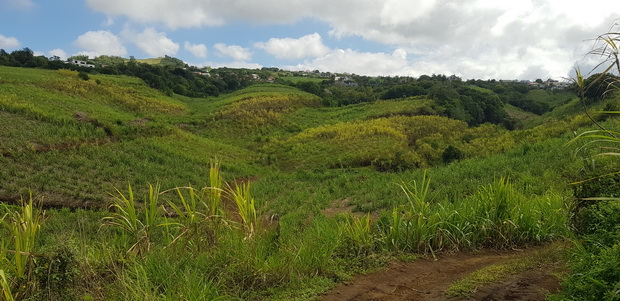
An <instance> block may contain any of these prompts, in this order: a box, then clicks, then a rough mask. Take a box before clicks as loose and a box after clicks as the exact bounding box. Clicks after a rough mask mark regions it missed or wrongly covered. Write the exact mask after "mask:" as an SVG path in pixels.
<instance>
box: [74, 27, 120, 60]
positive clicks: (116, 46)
mask: <svg viewBox="0 0 620 301" xmlns="http://www.w3.org/2000/svg"><path fill="white" fill-rule="evenodd" d="M74 44H75V45H76V46H77V47H79V48H82V49H83V51H81V52H79V53H80V54H84V55H88V56H91V57H94V56H100V55H116V56H125V55H127V49H125V46H123V43H121V40H120V39H119V38H118V37H117V36H116V35H114V34H113V33H111V32H109V31H105V30H99V31H89V32H87V33H85V34H83V35H81V36H79V37H78V38H77V40H76V41H75V42H74Z"/></svg>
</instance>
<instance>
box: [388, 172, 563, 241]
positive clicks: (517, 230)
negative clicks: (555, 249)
mask: <svg viewBox="0 0 620 301" xmlns="http://www.w3.org/2000/svg"><path fill="white" fill-rule="evenodd" d="M429 182H430V178H427V177H426V175H424V177H423V179H422V180H421V181H420V182H415V181H414V182H413V184H410V185H403V186H402V189H403V191H404V192H405V195H406V197H407V199H408V200H409V202H408V204H407V205H404V206H400V207H396V208H394V209H393V210H392V211H391V213H384V214H383V215H382V217H381V218H380V220H379V225H378V227H379V231H380V233H381V237H382V242H383V244H384V245H385V246H386V247H387V248H389V249H393V250H394V249H395V250H404V251H414V252H423V253H426V252H430V253H435V252H436V251H440V250H446V249H448V250H449V249H472V248H481V247H493V248H509V247H512V246H515V245H521V244H528V243H530V244H536V243H540V242H543V241H549V240H553V239H558V238H561V237H563V236H565V235H568V233H569V230H568V218H567V212H566V210H565V205H564V200H563V198H562V197H561V195H558V194H553V193H549V194H547V195H545V196H542V197H536V196H534V197H532V198H530V199H527V198H525V196H523V195H522V194H521V193H520V192H519V191H518V190H517V189H516V188H514V187H513V185H512V184H511V183H510V182H509V181H508V180H507V179H505V178H500V179H499V180H496V181H495V182H494V183H493V184H490V185H488V186H480V187H479V188H478V190H477V193H476V194H474V195H472V196H470V197H469V198H467V199H465V200H459V201H454V202H450V201H449V200H445V199H444V200H439V201H437V202H434V203H432V204H431V203H430V202H429V201H427V200H426V197H427V195H428V193H429V192H428V189H429V185H430V183H429Z"/></svg>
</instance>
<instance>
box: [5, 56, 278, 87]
mask: <svg viewBox="0 0 620 301" xmlns="http://www.w3.org/2000/svg"><path fill="white" fill-rule="evenodd" d="M69 60H80V61H85V62H87V63H88V64H92V65H95V67H94V68H89V67H83V66H78V65H74V64H70V63H68V62H67V61H64V60H61V59H60V58H59V57H51V58H47V57H45V56H35V55H34V52H33V51H32V50H31V49H29V48H24V49H21V50H15V51H12V52H11V53H8V52H6V51H5V50H3V49H0V65H3V66H12V67H26V68H44V69H52V70H57V69H71V70H77V71H80V72H85V73H90V74H97V73H100V74H114V75H128V76H135V77H139V78H141V79H142V80H144V82H146V83H147V84H148V85H149V86H150V87H152V88H155V89H158V90H161V91H164V92H165V93H167V94H172V93H176V94H180V95H185V96H189V97H205V96H217V95H219V94H220V93H225V92H231V91H235V90H238V89H241V88H244V87H247V86H249V85H250V84H252V83H253V80H254V78H255V76H254V75H253V74H254V73H255V72H260V71H259V70H247V69H230V68H219V69H212V70H210V71H209V72H205V70H201V69H199V68H197V67H191V66H188V65H187V64H185V63H184V62H183V61H181V60H179V59H177V58H173V57H169V56H166V57H164V58H162V59H161V60H160V61H159V63H158V64H147V63H142V62H138V61H137V60H135V59H134V58H133V57H132V58H130V59H125V58H122V57H118V56H99V57H96V58H89V57H88V56H85V55H77V56H73V57H71V58H69ZM265 72H267V73H270V71H269V70H267V71H263V72H262V73H265ZM265 77H266V75H264V74H260V76H259V78H265Z"/></svg>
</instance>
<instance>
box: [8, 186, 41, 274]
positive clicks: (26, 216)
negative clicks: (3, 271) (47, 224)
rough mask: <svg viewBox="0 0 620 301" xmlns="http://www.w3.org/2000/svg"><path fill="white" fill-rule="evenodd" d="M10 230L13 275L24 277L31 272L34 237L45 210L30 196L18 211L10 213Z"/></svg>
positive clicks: (39, 227) (39, 228)
mask: <svg viewBox="0 0 620 301" xmlns="http://www.w3.org/2000/svg"><path fill="white" fill-rule="evenodd" d="M9 216H10V225H9V227H10V228H11V232H12V234H13V240H14V244H13V248H14V250H12V252H11V253H13V259H14V263H15V266H14V267H15V276H16V277H17V278H22V279H23V278H24V277H26V276H29V275H28V273H29V272H33V271H32V268H33V266H34V263H33V261H32V253H33V251H34V247H35V239H36V237H37V235H38V233H39V231H40V230H41V224H42V223H43V219H44V216H45V212H44V211H41V210H40V209H38V208H36V207H35V204H34V201H33V199H32V196H30V198H29V200H28V201H27V202H26V201H24V204H23V205H22V206H21V207H20V211H14V212H12V213H10V215H9Z"/></svg>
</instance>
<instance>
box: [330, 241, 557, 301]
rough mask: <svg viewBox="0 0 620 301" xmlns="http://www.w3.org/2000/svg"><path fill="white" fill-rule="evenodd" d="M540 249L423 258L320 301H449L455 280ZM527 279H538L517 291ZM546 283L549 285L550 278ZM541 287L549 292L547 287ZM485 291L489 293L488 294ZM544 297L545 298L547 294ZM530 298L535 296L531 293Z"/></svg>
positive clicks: (488, 296)
mask: <svg viewBox="0 0 620 301" xmlns="http://www.w3.org/2000/svg"><path fill="white" fill-rule="evenodd" d="M540 249H541V248H539V247H537V248H529V249H527V250H514V251H491V250H485V251H480V252H472V253H456V254H447V255H442V256H439V257H438V259H437V260H434V259H432V258H430V259H428V258H421V259H418V260H416V261H415V262H396V263H393V264H391V265H390V266H389V267H387V268H386V269H384V270H382V271H379V272H376V273H372V274H368V275H359V276H357V277H355V278H354V280H353V281H352V283H351V284H340V285H338V286H336V287H335V288H334V289H332V290H331V291H329V292H327V293H326V294H325V295H323V296H322V298H321V300H323V301H336V300H351V301H353V300H356V301H364V300H377V301H379V300H380V301H392V300H432V301H435V300H448V299H449V297H448V296H446V294H445V292H446V291H447V289H448V288H449V287H450V285H451V284H452V283H454V282H455V281H457V280H459V279H461V278H463V277H465V276H467V275H468V274H470V273H472V272H474V271H476V270H478V269H480V268H483V267H485V266H488V265H492V264H497V263H501V262H504V261H507V260H510V259H515V258H519V257H522V256H525V255H527V254H531V253H532V252H535V251H537V250H540ZM528 272H529V271H528ZM526 273H527V272H526ZM549 274H551V273H549ZM519 275H520V274H519ZM519 275H515V276H514V278H515V279H516V278H518V276H519ZM509 278H511V277H509ZM528 279H532V280H535V279H538V278H537V277H533V276H532V275H529V276H527V277H526V278H523V279H520V280H521V283H522V284H521V285H520V286H519V284H517V290H519V287H521V288H524V287H525V286H524V285H523V283H526V282H527V280H528ZM547 281H548V282H549V279H548V278H547ZM558 283H559V279H555V281H553V279H551V281H550V284H551V286H553V287H555V288H556V289H557V287H558ZM548 284H549V283H548ZM498 285H499V286H498V288H496V290H497V292H500V291H502V289H501V287H502V285H503V286H504V287H505V286H509V285H511V284H508V283H504V284H501V283H500V284H498ZM527 286H529V287H530V288H532V289H538V287H536V286H530V285H527ZM542 288H543V289H549V288H545V287H542ZM517 290H506V296H509V295H510V296H514V295H515V294H512V295H511V292H512V293H514V292H515V291H517ZM481 291H482V293H480V295H476V296H474V298H473V300H543V299H535V298H534V299H527V298H526V299H518V298H516V299H502V298H499V299H498V298H495V297H494V295H493V294H494V291H493V289H489V290H487V291H484V290H481ZM484 292H487V294H485V293H484ZM498 294H500V293H498ZM526 295H527V294H526ZM541 295H542V296H543V297H544V294H541ZM527 296H530V295H527ZM531 296H534V295H533V294H531ZM509 298H510V297H509ZM451 300H457V299H451ZM470 300H472V299H470Z"/></svg>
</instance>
